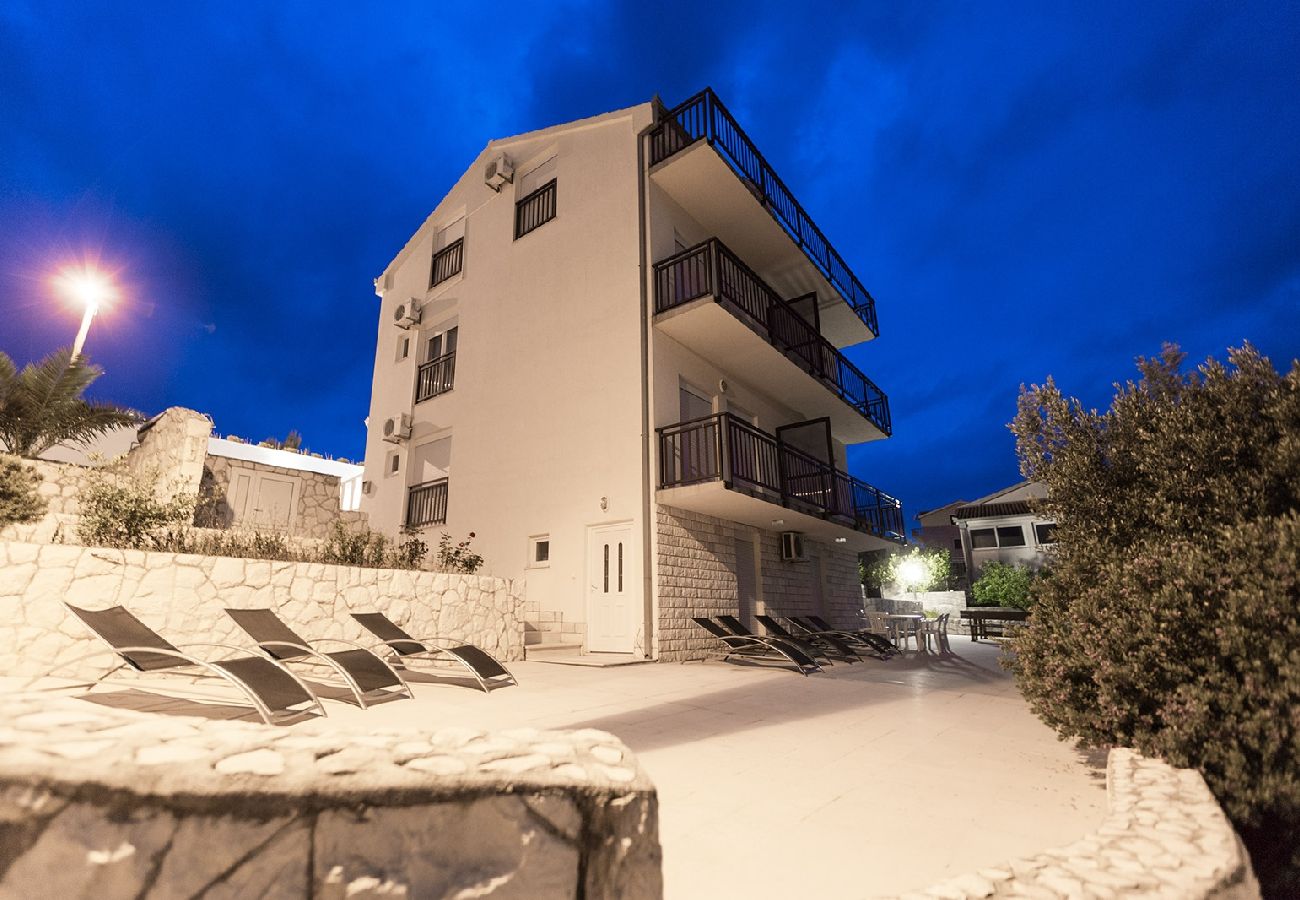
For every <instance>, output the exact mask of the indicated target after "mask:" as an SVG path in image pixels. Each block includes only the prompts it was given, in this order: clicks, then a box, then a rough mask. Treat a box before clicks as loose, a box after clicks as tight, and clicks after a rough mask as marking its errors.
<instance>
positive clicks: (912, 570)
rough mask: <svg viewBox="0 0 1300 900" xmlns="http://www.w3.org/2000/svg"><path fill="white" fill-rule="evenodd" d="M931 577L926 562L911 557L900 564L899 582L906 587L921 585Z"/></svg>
mask: <svg viewBox="0 0 1300 900" xmlns="http://www.w3.org/2000/svg"><path fill="white" fill-rule="evenodd" d="M929 577H930V571H929V568H928V567H927V566H926V564H925V562H924V560H921V559H918V558H916V557H909V558H907V559H905V560H903V561H902V562H901V563H899V564H898V580H899V581H901V582H902V583H903V584H905V585H909V584H910V585H919V584H921V583H922V582H925V581H927V580H929Z"/></svg>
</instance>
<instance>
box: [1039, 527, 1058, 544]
mask: <svg viewBox="0 0 1300 900" xmlns="http://www.w3.org/2000/svg"><path fill="white" fill-rule="evenodd" d="M1034 537H1035V538H1037V539H1038V543H1040V544H1055V543H1056V523H1055V522H1039V523H1038V524H1036V525H1035V526H1034Z"/></svg>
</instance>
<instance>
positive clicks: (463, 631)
mask: <svg viewBox="0 0 1300 900" xmlns="http://www.w3.org/2000/svg"><path fill="white" fill-rule="evenodd" d="M521 591H522V583H516V582H514V581H508V580H505V579H501V578H492V577H487V576H480V575H448V574H440V573H434V572H413V571H408V570H400V569H396V570H395V569H363V568H357V567H352V566H329V565H324V564H321V563H292V562H273V561H268V560H252V559H234V558H229V557H208V556H193V555H188V554H179V553H153V552H146V551H141V550H111V549H107V548H101V547H77V546H68V545H62V544H26V543H17V542H0V609H3V610H5V615H4V616H3V617H0V674H9V675H26V674H39V673H41V672H44V671H47V670H48V669H49V668H51V667H52V666H53V665H54V664H55V663H58V662H66V661H69V660H72V659H74V658H76V657H77V656H79V655H85V654H87V653H90V652H91V651H92V650H96V649H98V648H99V647H101V646H103V644H102V642H100V641H99V640H98V638H95V637H93V636H92V635H91V634H90V632H89V631H88V629H87V628H86V627H85V625H84V624H82V623H81V621H80V620H79V619H77V618H76V617H75V616H73V615H72V613H70V612H68V611H67V610H66V608H65V607H64V605H63V603H64V601H67V602H68V603H72V604H75V605H77V606H84V607H90V608H103V607H107V606H113V605H116V604H121V605H123V606H125V607H126V608H127V609H129V610H131V611H132V612H133V613H135V614H136V615H137V616H138V617H139V618H140V619H141V620H143V621H144V623H145V624H146V625H149V626H150V627H152V628H154V629H156V630H157V631H159V632H160V633H162V634H163V635H164V636H165V637H167V638H168V639H169V640H171V641H172V642H173V643H182V644H183V643H191V642H218V643H227V644H235V645H237V646H247V645H248V638H247V636H246V635H244V633H243V632H242V631H240V630H239V629H238V628H237V627H236V626H235V624H234V622H233V621H232V620H231V619H230V617H229V616H227V615H226V614H225V613H224V612H223V611H222V610H223V608H224V607H227V606H231V607H240V606H245V607H270V608H272V609H277V610H279V612H280V614H281V616H282V617H283V618H284V619H285V620H286V621H287V622H288V623H289V624H290V625H291V626H292V627H293V628H294V630H296V631H298V632H299V633H300V634H302V636H303V637H305V638H308V639H313V638H343V639H345V640H354V641H361V642H362V643H365V644H367V645H370V644H373V643H374V639H373V637H372V636H370V635H368V634H366V633H364V632H362V630H361V628H360V626H359V625H357V624H356V622H355V621H354V620H353V619H352V617H351V616H350V615H349V613H351V612H367V611H375V610H378V611H382V612H385V613H387V614H388V615H389V616H390V617H391V618H392V619H393V620H394V621H396V622H398V623H399V624H402V625H403V626H404V627H405V628H406V629H407V630H408V631H410V632H411V633H412V634H415V635H417V636H419V635H424V636H427V637H432V636H435V635H436V636H441V637H447V638H455V639H458V640H462V641H466V642H469V643H473V644H477V645H479V646H480V647H483V648H484V649H485V650H487V651H488V652H489V653H492V654H493V655H495V656H498V657H499V658H501V659H505V660H514V659H522V658H523V655H524V654H523V649H524V632H523V620H522V618H521V611H522V605H523V603H522V599H523V598H522V597H521V596H520V594H521ZM109 661H110V660H109V658H108V657H105V663H108V662H109ZM95 663H96V661H95V660H91V661H90V662H89V663H87V665H88V666H90V667H92V668H93V667H94V665H95Z"/></svg>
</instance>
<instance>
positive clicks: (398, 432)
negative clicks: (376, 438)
mask: <svg viewBox="0 0 1300 900" xmlns="http://www.w3.org/2000/svg"><path fill="white" fill-rule="evenodd" d="M410 437H411V417H410V416H409V415H407V414H406V413H402V414H401V415H400V416H393V417H392V418H389V419H385V420H384V440H386V441H388V442H389V443H390V444H400V443H401V442H402V441H405V440H409V439H410Z"/></svg>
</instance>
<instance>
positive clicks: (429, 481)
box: [362, 91, 903, 659]
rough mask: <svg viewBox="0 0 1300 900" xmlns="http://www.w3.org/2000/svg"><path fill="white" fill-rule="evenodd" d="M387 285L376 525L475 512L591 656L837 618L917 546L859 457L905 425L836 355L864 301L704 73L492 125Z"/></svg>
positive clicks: (849, 338)
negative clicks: (657, 95) (613, 106)
mask: <svg viewBox="0 0 1300 900" xmlns="http://www.w3.org/2000/svg"><path fill="white" fill-rule="evenodd" d="M376 292H377V294H378V295H379V297H380V298H381V304H380V310H379V329H378V340H377V348H376V355H375V370H374V382H373V392H372V397H371V406H370V415H369V420H368V422H369V436H368V440H367V444H366V474H365V480H366V483H365V486H364V489H363V492H364V496H363V499H362V509H363V510H364V511H365V512H367V513H368V514H369V518H370V522H371V525H372V527H376V528H381V529H383V530H387V531H390V532H396V531H398V530H400V529H407V530H413V531H417V532H419V533H421V534H424V535H426V538H425V539H426V540H429V541H430V542H431V543H432V542H433V541H434V540H436V537H437V535H438V534H439V533H440V532H443V531H446V532H449V533H451V534H452V535H453V536H454V537H455V538H456V539H458V540H459V539H461V538H462V537H464V536H465V535H466V534H467V533H468V532H474V533H475V535H476V539H475V549H476V550H477V551H478V552H480V553H482V554H483V556H484V557H486V559H487V561H488V565H489V567H490V568H491V570H492V571H493V572H494V573H495V574H498V575H505V576H514V575H522V576H523V577H524V578H525V580H526V584H527V597H528V599H529V600H530V601H533V602H536V603H537V604H539V606H540V609H541V611H542V618H543V620H545V621H548V622H557V621H560V620H561V619H562V620H563V622H564V623H565V628H566V629H570V628H571V629H572V632H573V633H575V634H582V633H584V632H585V635H586V637H585V649H586V650H588V651H592V652H600V651H606V652H622V653H636V654H645V655H649V656H656V657H658V658H661V659H684V658H692V657H699V656H702V655H703V654H704V653H705V652H706V651H707V650H711V649H713V647H714V643H713V642H712V641H711V640H710V639H709V638H708V637H707V635H705V634H704V632H702V631H701V630H700V629H698V627H696V626H695V625H694V624H693V623H692V622H691V621H690V616H692V615H713V614H717V613H724V612H731V613H740V614H741V615H745V616H748V615H752V614H753V613H754V612H756V611H762V609H764V608H767V609H771V610H774V611H777V612H796V613H797V612H799V611H812V610H821V611H822V612H825V613H827V614H828V615H830V616H831V617H838V618H841V619H843V618H845V617H848V616H851V615H852V614H853V612H854V611H856V610H857V608H858V607H859V605H860V598H861V595H860V590H859V579H858V573H857V554H858V552H859V551H862V550H865V549H871V548H876V547H884V546H889V545H890V544H891V542H899V541H901V540H902V539H903V536H902V531H903V524H902V522H903V520H902V511H901V508H900V505H899V503H898V501H897V500H895V499H894V498H893V497H890V496H889V495H887V494H884V493H881V492H880V491H878V490H876V489H875V488H874V487H872V486H871V485H868V484H866V483H864V482H862V481H859V480H857V479H855V478H852V477H851V476H849V475H848V474H847V473H846V471H845V468H846V462H845V446H846V445H848V444H852V443H859V442H862V441H869V440H875V439H878V438H882V437H886V436H888V434H889V432H890V418H889V406H888V401H887V399H886V397H885V395H884V394H883V393H882V392H881V391H880V389H879V388H877V387H876V386H875V384H873V383H872V382H871V381H870V380H869V379H868V378H867V377H866V376H865V375H863V374H862V373H861V372H860V371H859V370H858V369H857V367H856V366H854V365H853V364H852V363H851V362H849V361H848V359H846V358H845V357H844V355H843V354H842V353H841V351H840V348H842V347H845V346H848V345H851V344H856V343H859V342H862V341H866V340H869V339H871V338H873V337H875V333H876V315H875V307H874V301H873V300H872V298H871V296H870V295H869V294H868V293H867V291H866V290H865V289H864V288H863V287H862V285H861V283H860V282H859V281H858V279H857V278H856V277H855V276H854V275H853V273H852V272H851V271H850V270H849V268H848V266H847V265H846V264H845V262H844V261H843V259H841V257H840V256H839V255H838V254H837V253H836V252H835V250H834V249H833V248H832V247H831V245H830V243H829V242H828V241H827V240H826V238H825V236H824V235H823V234H822V233H821V232H820V231H819V230H818V229H817V228H816V226H814V225H813V223H812V221H811V220H810V219H809V218H808V216H807V214H806V213H805V212H804V210H803V209H802V207H800V206H799V204H798V202H797V201H796V200H795V199H794V197H793V195H791V194H790V193H789V191H788V190H787V189H786V188H785V186H784V185H783V184H782V183H781V182H780V180H779V179H777V177H776V175H775V173H774V172H773V171H772V170H771V168H770V167H769V166H768V165H767V163H766V162H765V161H764V159H763V157H762V156H761V155H760V154H759V152H758V150H757V149H756V148H755V147H754V145H753V144H752V143H751V142H750V141H749V138H748V137H746V136H745V134H744V132H742V131H741V130H740V128H739V126H738V125H737V124H736V123H735V121H734V120H733V119H732V118H731V117H730V115H729V114H728V113H727V111H726V110H725V109H724V108H723V106H722V104H721V103H720V102H719V101H718V100H717V98H716V97H715V96H714V95H713V94H712V92H709V91H706V92H703V93H701V94H699V95H697V96H696V97H694V98H692V99H691V100H689V101H687V102H686V103H684V104H682V105H681V106H679V107H677V108H676V109H674V110H671V111H669V110H664V109H663V107H662V106H661V105H660V104H659V103H658V102H657V101H655V102H651V103H643V104H641V105H639V106H634V107H630V108H628V109H622V110H618V111H615V112H611V113H607V114H605V115H601V116H596V117H594V118H590V119H583V120H580V121H576V122H570V123H568V124H565V125H560V126H556V127H553V128H547V129H544V130H541V131H535V132H530V133H528V134H523V135H519V136H516V137H511V138H503V139H500V140H494V141H491V142H490V143H489V144H488V145H487V147H486V148H485V149H484V150H483V151H482V152H481V153H480V154H479V156H478V157H477V158H476V159H475V160H474V162H473V163H472V165H471V166H470V167H469V169H468V170H466V172H465V173H464V174H463V175H462V176H461V177H460V179H459V180H458V181H457V183H456V185H455V186H454V187H453V188H452V189H451V191H450V192H449V193H448V194H447V195H446V196H445V197H444V198H443V199H442V201H441V202H440V203H439V204H438V205H437V208H436V209H435V210H434V211H433V213H432V214H431V215H430V216H429V218H428V219H427V220H426V221H425V223H424V224H423V225H422V226H421V227H420V229H419V230H418V231H417V232H416V233H415V234H414V235H413V236H412V238H411V239H410V241H408V242H407V244H406V246H405V247H404V248H403V249H402V251H401V252H400V253H399V254H398V255H397V257H396V258H395V259H394V260H393V261H392V262H391V263H390V264H389V265H388V267H387V268H386V269H385V270H384V272H383V274H382V275H381V276H380V277H379V278H378V279H377V280H376ZM787 533H789V534H787ZM794 557H802V559H799V560H797V561H796V560H795V559H794Z"/></svg>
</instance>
